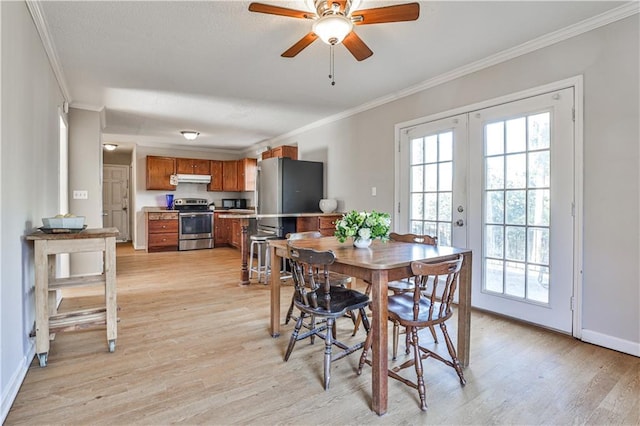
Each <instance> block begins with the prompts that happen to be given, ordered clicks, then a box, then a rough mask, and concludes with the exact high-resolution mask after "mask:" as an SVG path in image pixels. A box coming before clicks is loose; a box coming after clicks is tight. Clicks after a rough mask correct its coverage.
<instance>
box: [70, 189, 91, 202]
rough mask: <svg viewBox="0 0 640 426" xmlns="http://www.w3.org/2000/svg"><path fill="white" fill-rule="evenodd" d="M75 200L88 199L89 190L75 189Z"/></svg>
mask: <svg viewBox="0 0 640 426" xmlns="http://www.w3.org/2000/svg"><path fill="white" fill-rule="evenodd" d="M73 199H74V200H88V199H89V191H73Z"/></svg>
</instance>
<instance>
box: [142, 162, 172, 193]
mask: <svg viewBox="0 0 640 426" xmlns="http://www.w3.org/2000/svg"><path fill="white" fill-rule="evenodd" d="M175 173H176V159H175V158H171V157H156V156H152V155H148V156H147V189H160V190H166V191H175V189H176V186H175V185H171V183H170V181H169V180H170V178H171V175H173V174H175Z"/></svg>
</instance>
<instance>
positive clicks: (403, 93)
mask: <svg viewBox="0 0 640 426" xmlns="http://www.w3.org/2000/svg"><path fill="white" fill-rule="evenodd" d="M639 12H640V3H639V2H637V1H631V2H628V3H625V4H623V5H622V6H620V7H617V8H615V9H611V10H609V11H607V12H604V13H602V14H600V15H597V16H594V17H591V18H589V19H585V20H584V21H581V22H578V23H576V24H573V25H570V26H568V27H566V28H562V29H560V30H557V31H554V32H551V33H549V34H545V35H543V36H541V37H538V38H536V39H533V40H530V41H528V42H525V43H522V44H521V45H519V46H515V47H512V48H510V49H507V50H504V51H502V52H498V53H496V54H494V55H491V56H488V57H486V58H484V59H481V60H479V61H476V62H472V63H470V64H467V65H463V66H461V67H459V68H456V69H454V70H451V71H449V72H447V73H444V74H441V75H439V76H436V77H433V78H431V79H429V80H425V81H423V82H422V83H419V84H417V85H415V86H412V87H409V88H406V89H403V90H400V91H398V92H396V93H392V94H390V95H387V96H384V97H381V98H378V99H374V100H373V101H371V102H368V103H366V104H363V105H360V106H357V107H355V108H352V109H349V110H346V111H343V112H340V113H338V114H334V115H332V116H329V117H325V118H323V119H321V120H318V121H315V122H313V123H311V124H308V125H306V126H303V127H300V128H298V129H296V130H292V131H291V132H288V133H285V134H283V135H280V136H275V137H273V138H271V139H266V140H263V141H261V142H260V143H259V144H257V145H260V144H262V145H264V144H265V143H266V144H267V145H269V144H271V143H275V142H278V141H280V140H284V139H287V138H290V137H292V136H295V135H298V134H301V133H304V132H306V131H309V130H312V129H315V128H318V127H321V126H324V125H326V124H329V123H332V122H335V121H338V120H342V119H344V118H347V117H350V116H352V115H356V114H358V113H361V112H364V111H368V110H370V109H373V108H376V107H379V106H381V105H384V104H387V103H390V102H393V101H396V100H398V99H401V98H404V97H407V96H410V95H413V94H415V93H418V92H421V91H423V90H426V89H429V88H431V87H435V86H439V85H441V84H444V83H447V82H449V81H452V80H455V79H457V78H460V77H464V76H465V75H468V74H472V73H474V72H477V71H480V70H482V69H485V68H488V67H491V66H494V65H497V64H499V63H502V62H506V61H508V60H511V59H513V58H517V57H518V56H522V55H525V54H527V53H531V52H533V51H536V50H538V49H542V48H544V47H547V46H551V45H552V44H556V43H559V42H561V41H564V40H567V39H569V38H572V37H575V36H578V35H580V34H584V33H586V32H588V31H592V30H594V29H596V28H599V27H602V26H605V25H608V24H610V23H612V22H616V21H619V20H621V19H624V18H627V17H629V16H632V15H634V14H637V13H639Z"/></svg>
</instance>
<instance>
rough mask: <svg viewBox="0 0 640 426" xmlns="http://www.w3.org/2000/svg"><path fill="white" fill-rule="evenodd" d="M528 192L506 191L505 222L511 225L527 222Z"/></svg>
mask: <svg viewBox="0 0 640 426" xmlns="http://www.w3.org/2000/svg"><path fill="white" fill-rule="evenodd" d="M526 193H527V191H506V193H505V196H506V200H505V208H506V213H505V222H506V223H508V224H510V225H525V224H526V222H525V220H526V214H525V212H526V206H525V201H526V198H525V197H526Z"/></svg>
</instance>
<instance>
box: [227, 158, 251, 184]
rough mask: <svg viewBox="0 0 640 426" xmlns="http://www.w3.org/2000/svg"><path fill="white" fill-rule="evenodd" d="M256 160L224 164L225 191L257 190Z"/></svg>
mask: <svg viewBox="0 0 640 426" xmlns="http://www.w3.org/2000/svg"><path fill="white" fill-rule="evenodd" d="M257 167H258V162H257V160H256V159H255V158H243V159H241V160H230V161H223V162H222V190H223V191H238V192H239V191H254V190H255V189H256V169H257Z"/></svg>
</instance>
